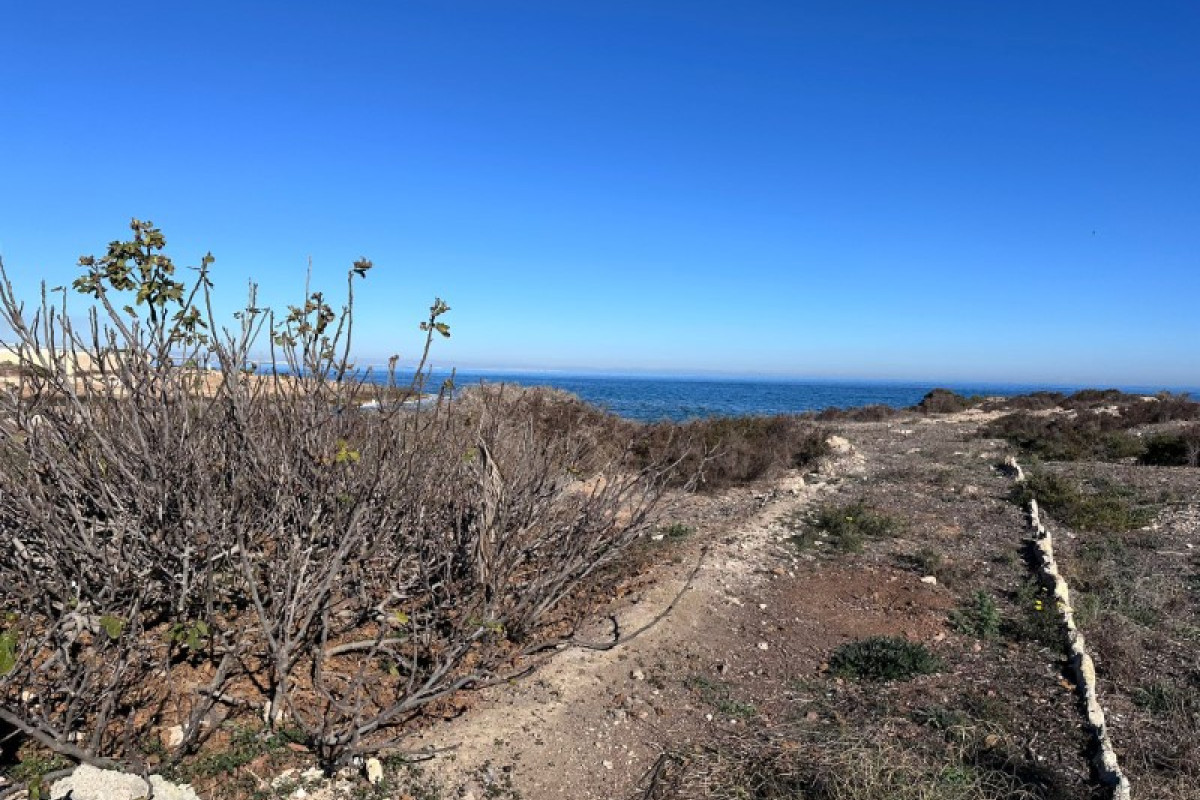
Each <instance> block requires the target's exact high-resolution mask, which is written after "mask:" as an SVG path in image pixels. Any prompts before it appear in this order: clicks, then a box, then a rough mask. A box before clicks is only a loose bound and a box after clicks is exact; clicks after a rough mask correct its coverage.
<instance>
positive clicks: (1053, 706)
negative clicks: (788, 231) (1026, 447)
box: [413, 411, 1200, 800]
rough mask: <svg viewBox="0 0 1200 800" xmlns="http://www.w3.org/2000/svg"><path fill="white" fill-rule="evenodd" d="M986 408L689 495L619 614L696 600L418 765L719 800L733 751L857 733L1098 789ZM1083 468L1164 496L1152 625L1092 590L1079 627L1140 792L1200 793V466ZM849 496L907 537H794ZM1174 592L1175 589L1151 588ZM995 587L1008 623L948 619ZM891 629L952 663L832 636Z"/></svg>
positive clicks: (462, 791) (937, 755)
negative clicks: (989, 433) (871, 672)
mask: <svg viewBox="0 0 1200 800" xmlns="http://www.w3.org/2000/svg"><path fill="white" fill-rule="evenodd" d="M988 418H989V415H988V414H985V413H982V412H977V411H968V412H964V413H961V414H956V415H950V416H945V417H923V416H920V415H916V414H914V415H912V416H911V417H902V418H899V419H894V420H892V421H889V422H886V423H884V422H880V423H849V424H844V425H841V426H840V427H839V428H838V431H837V432H838V433H839V434H840V436H842V437H843V438H844V439H845V440H846V441H847V442H848V445H849V446H848V447H843V449H842V450H843V451H842V452H841V453H840V454H839V455H838V457H837V458H836V459H835V461H834V462H833V463H829V464H826V465H824V467H823V468H822V469H821V470H820V471H819V472H816V473H810V474H805V475H800V474H792V475H789V476H787V477H786V478H785V479H783V480H782V481H779V482H778V483H776V484H774V485H772V486H770V487H762V488H760V489H759V490H758V491H749V490H737V491H733V492H730V493H728V494H725V495H723V496H721V497H709V498H699V499H692V500H691V501H689V502H688V503H687V504H685V505H684V506H682V507H680V508H679V509H677V510H676V511H675V512H674V513H673V516H672V517H671V518H670V519H669V520H668V521H669V522H674V523H678V524H679V525H686V526H687V528H688V529H689V530H690V532H689V533H688V535H686V536H681V535H679V531H681V530H684V529H681V528H677V529H676V535H673V536H663V537H662V540H661V541H658V542H649V543H647V546H648V547H653V548H656V551H655V553H654V555H655V558H654V562H655V566H654V567H653V568H652V569H651V570H650V572H649V573H648V574H645V575H642V576H640V577H639V578H638V579H636V580H635V581H634V582H632V583H631V584H630V588H629V592H628V593H627V594H625V595H624V596H623V597H622V598H621V599H620V600H618V601H615V602H614V604H613V606H612V608H611V609H609V611H610V612H611V613H612V614H613V615H614V617H615V619H617V620H618V621H619V625H620V629H621V631H623V632H626V633H627V632H630V631H634V630H637V629H638V628H639V627H640V626H642V625H644V624H646V623H647V622H649V621H650V620H652V619H654V618H655V617H656V616H657V615H658V614H660V613H661V612H662V611H663V609H665V608H666V607H668V606H669V604H670V603H671V602H672V600H673V599H674V598H676V596H677V595H678V599H677V600H676V603H675V606H674V607H673V608H672V609H671V611H670V613H669V614H668V615H667V616H666V617H665V618H664V619H663V620H662V621H660V622H659V623H658V624H657V625H654V626H653V627H651V628H649V629H648V630H646V631H644V632H643V633H641V634H639V635H638V636H636V637H635V638H633V639H632V640H631V641H629V642H627V643H626V644H623V645H621V646H619V647H616V648H614V649H609V650H594V649H585V648H572V649H567V650H565V651H563V652H560V653H557V654H555V655H554V656H553V657H552V658H550V659H549V660H548V661H547V662H546V663H544V664H542V665H541V666H540V668H539V669H538V670H537V672H536V673H535V675H533V676H532V677H530V678H527V679H525V680H523V681H518V682H514V683H512V684H510V685H505V686H500V687H493V688H491V689H488V690H485V691H484V692H482V693H481V696H480V697H479V698H478V702H477V703H475V704H474V706H473V707H472V708H471V709H470V710H469V711H468V712H466V713H465V714H463V715H462V716H460V717H458V718H455V719H453V720H447V721H444V722H441V723H438V724H436V725H434V726H433V727H431V728H430V729H428V730H427V731H425V732H424V733H423V734H421V735H420V736H419V737H417V739H416V740H415V741H414V742H413V744H414V746H415V747H416V748H418V749H419V748H437V749H442V748H450V750H449V752H448V753H444V754H443V755H440V756H438V757H437V758H435V759H434V760H432V761H430V762H427V764H426V766H425V767H424V769H425V770H426V772H427V773H429V774H432V775H434V776H436V778H437V779H438V781H439V782H440V783H442V785H443V786H446V787H447V788H448V789H449V790H450V792H449V793H448V794H449V795H450V796H455V795H457V796H459V797H463V798H467V797H474V798H482V797H485V796H486V797H497V796H510V797H516V796H520V797H523V798H527V800H543V799H547V798H559V797H574V798H623V797H635V796H672V793H675V794H676V795H678V796H686V795H689V792H690V795H694V796H706V795H711V794H713V793H719V792H718V791H717V789H714V788H713V787H714V786H717V785H718V784H719V782H720V781H721V780H722V778H721V776H720V774H719V773H720V772H721V771H722V770H727V769H728V765H724V766H723V765H722V763H723V762H722V756H721V754H722V753H735V752H745V748H746V747H747V743H749V742H756V741H760V742H761V741H765V742H769V743H771V745H770V746H771V747H772V748H774V750H773V752H775V753H776V754H778V753H779V752H783V753H785V754H786V753H787V752H788V751H789V749H790V750H794V751H795V753H796V754H797V759H796V760H797V761H798V762H799V763H801V764H803V762H804V761H805V758H809V759H810V760H815V761H820V760H821V759H822V758H825V757H826V756H827V755H829V754H830V753H832V752H834V750H840V751H841V752H842V753H843V755H844V754H845V753H846V752H848V751H847V748H850V751H852V752H861V753H862V754H863V759H865V760H867V761H869V760H870V756H871V755H872V754H874V755H879V754H883V755H884V760H887V761H903V762H906V763H908V762H911V763H914V764H924V765H932V766H933V767H934V769H933V771H932V772H927V773H920V772H919V771H918V773H915V774H929V775H933V776H935V777H934V778H931V780H937V781H941V780H951V779H952V777H953V776H955V775H958V774H959V773H957V772H953V771H951V772H947V770H950V769H952V768H953V769H959V770H962V771H965V772H969V773H970V774H969V776H968V777H969V779H970V780H981V778H980V777H979V776H980V775H983V777H985V778H987V779H988V780H992V781H993V782H995V781H999V782H1000V783H1003V784H1004V785H1005V786H1006V787H1010V788H1011V787H1017V788H1018V789H1019V790H1020V791H1021V792H1024V794H1012V795H1007V794H1006V795H1003V796H1006V797H1007V796H1028V797H1041V798H1091V797H1100V796H1104V795H1103V793H1101V792H1100V790H1099V789H1098V788H1097V787H1096V785H1095V783H1094V781H1093V780H1092V779H1091V776H1090V775H1089V767H1088V755H1089V753H1088V746H1089V744H1088V737H1087V736H1086V732H1085V731H1084V729H1083V727H1082V724H1081V716H1080V714H1079V708H1078V704H1077V698H1076V696H1075V694H1074V693H1073V690H1072V688H1071V685H1070V683H1069V682H1068V681H1067V680H1065V678H1064V669H1065V664H1064V662H1063V657H1062V651H1061V648H1060V647H1059V643H1058V640H1057V638H1056V636H1055V635H1054V633H1053V626H1052V624H1050V623H1049V621H1048V620H1047V619H1045V617H1046V614H1045V612H1044V610H1043V607H1042V604H1041V602H1040V601H1039V600H1038V593H1037V588H1036V585H1035V584H1034V583H1033V582H1032V581H1031V578H1030V571H1029V568H1028V566H1027V564H1026V563H1025V561H1024V559H1023V549H1022V543H1023V539H1024V537H1025V536H1026V528H1025V518H1024V515H1023V512H1022V510H1021V509H1020V508H1019V507H1018V506H1016V505H1014V504H1013V503H1011V502H1009V500H1008V499H1007V496H1008V493H1009V490H1010V488H1011V483H1012V479H1011V477H1010V476H1009V475H1007V474H1005V473H1004V472H1003V471H1002V470H1001V469H1000V468H999V464H1000V462H1001V461H1002V460H1003V458H1004V457H1005V456H1007V455H1009V454H1011V453H1012V451H1011V450H1010V448H1008V446H1007V445H1005V444H1004V443H1003V442H999V441H995V440H987V439H982V438H979V437H978V436H977V429H978V427H979V424H980V423H981V421H984V420H986V419H988ZM1088 468H1091V469H1094V470H1096V469H1098V470H1107V471H1108V472H1116V473H1119V474H1120V477H1121V479H1122V480H1125V481H1129V482H1133V483H1137V482H1139V481H1140V482H1141V483H1143V484H1145V486H1144V487H1143V488H1144V489H1145V490H1146V491H1148V492H1152V493H1155V492H1156V493H1157V495H1156V497H1157V499H1158V500H1160V501H1161V500H1163V498H1164V497H1166V498H1168V499H1167V500H1166V501H1165V502H1164V504H1163V505H1162V506H1161V510H1160V512H1159V513H1158V515H1157V517H1156V519H1155V521H1154V522H1153V523H1152V524H1151V526H1149V527H1147V528H1146V529H1145V530H1143V531H1135V532H1133V533H1131V534H1128V535H1127V536H1128V537H1131V538H1132V539H1134V540H1136V543H1135V545H1130V546H1129V548H1126V547H1125V546H1124V545H1121V548H1122V549H1121V553H1125V554H1126V556H1125V557H1124V558H1125V561H1126V562H1128V559H1129V558H1130V557H1129V556H1128V555H1127V553H1128V550H1129V549H1135V550H1136V551H1137V559H1138V561H1137V567H1136V569H1135V570H1134V573H1135V574H1134V584H1133V586H1134V588H1133V590H1132V591H1134V592H1135V593H1136V592H1138V591H1140V592H1141V594H1140V595H1138V597H1137V598H1136V602H1137V603H1141V604H1142V605H1143V606H1146V607H1145V608H1141V611H1140V613H1141V616H1140V617H1139V616H1138V613H1134V612H1131V611H1129V609H1125V611H1127V612H1129V614H1130V615H1131V616H1126V615H1124V614H1122V613H1121V609H1120V608H1119V607H1115V606H1114V608H1107V607H1105V606H1104V604H1103V603H1096V604H1094V605H1097V608H1096V609H1095V613H1092V614H1090V615H1084V619H1083V620H1081V624H1082V625H1083V629H1084V630H1085V632H1086V633H1087V634H1088V636H1089V639H1094V640H1095V642H1096V648H1097V654H1096V655H1097V661H1098V667H1099V670H1100V681H1101V695H1102V702H1104V703H1105V704H1106V705H1107V706H1109V707H1110V709H1111V712H1110V726H1111V730H1112V734H1113V736H1114V738H1115V740H1116V744H1117V748H1118V753H1119V755H1120V756H1121V758H1122V759H1123V761H1124V764H1125V766H1126V770H1127V771H1128V773H1129V775H1130V778H1131V780H1132V782H1133V786H1134V791H1135V796H1137V797H1147V798H1149V797H1160V798H1177V797H1184V798H1200V767H1198V766H1197V763H1196V756H1197V751H1196V749H1195V746H1194V744H1191V742H1190V741H1187V737H1186V736H1181V735H1180V734H1182V733H1185V732H1186V731H1183V730H1180V725H1191V726H1193V727H1192V728H1191V729H1190V733H1191V734H1192V735H1193V737H1192V738H1193V739H1194V735H1195V733H1196V732H1197V730H1196V726H1197V725H1200V722H1198V721H1197V719H1196V713H1195V712H1196V711H1197V709H1196V708H1195V707H1194V706H1193V705H1191V704H1189V700H1188V699H1187V698H1188V697H1189V695H1188V694H1187V693H1188V692H1190V691H1191V690H1192V688H1195V687H1194V686H1193V684H1190V683H1188V681H1190V680H1193V679H1196V678H1197V676H1198V675H1200V663H1198V662H1197V649H1198V644H1197V642H1198V640H1200V635H1198V634H1200V626H1198V623H1200V615H1198V614H1197V607H1198V605H1200V602H1198V597H1197V595H1198V594H1200V591H1198V590H1197V583H1198V579H1197V577H1196V576H1197V572H1198V569H1197V564H1198V563H1200V562H1198V561H1197V556H1196V555H1195V552H1196V550H1195V547H1196V545H1200V517H1198V514H1197V510H1198V509H1197V506H1196V505H1194V504H1192V502H1191V501H1194V500H1195V499H1196V498H1198V497H1200V491H1198V490H1200V480H1198V479H1197V475H1196V474H1195V473H1197V471H1196V470H1194V469H1193V470H1190V471H1188V470H1186V469H1185V468H1179V469H1175V468H1150V467H1140V466H1135V465H1132V464H1130V465H1090V467H1089V466H1087V465H1083V466H1081V465H1069V469H1073V470H1080V469H1088ZM853 501H862V503H863V504H865V507H868V508H871V509H874V510H875V511H877V512H879V513H882V514H885V515H887V516H888V517H889V518H890V519H891V520H893V521H894V522H896V523H897V529H896V530H894V531H893V532H892V533H891V534H890V535H887V536H881V537H868V538H867V540H866V541H865V542H863V545H862V548H861V551H858V552H855V551H854V550H855V548H853V547H844V548H839V547H838V544H839V543H838V542H835V541H830V540H825V541H822V540H821V538H820V537H813V536H812V535H807V536H804V535H800V534H801V533H802V532H803V531H804V530H805V526H804V524H803V522H802V520H804V519H805V517H806V515H811V514H812V513H813V512H814V510H816V509H818V508H821V507H826V508H830V507H832V508H838V507H842V506H845V505H847V504H849V503H851V502H853ZM859 507H860V508H861V507H863V506H859ZM1051 526H1052V528H1057V529H1058V530H1059V531H1060V532H1061V535H1060V537H1059V538H1060V539H1061V540H1062V541H1063V543H1064V544H1063V545H1062V547H1061V548H1060V551H1061V555H1060V559H1061V561H1062V562H1063V563H1064V566H1065V571H1066V572H1067V574H1068V577H1071V576H1072V575H1074V576H1076V577H1080V576H1081V575H1082V571H1083V569H1084V568H1083V567H1080V566H1079V565H1078V562H1079V550H1080V548H1081V547H1083V546H1085V545H1086V544H1087V543H1088V541H1089V540H1094V539H1096V538H1097V535H1091V536H1090V537H1085V536H1082V535H1078V534H1076V533H1073V532H1071V531H1069V530H1067V529H1063V528H1062V527H1061V526H1057V525H1055V523H1054V522H1053V520H1051ZM1108 538H1109V539H1111V537H1108ZM1109 545H1111V546H1112V547H1116V546H1117V545H1112V544H1111V542H1110V543H1109ZM1106 546H1107V545H1106ZM1092 561H1093V562H1094V561H1095V559H1092ZM697 562H699V564H700V567H699V569H698V571H697V572H695V574H694V577H693V579H692V580H691V582H690V583H689V582H688V578H689V575H692V573H693V568H694V566H695V564H697ZM1093 567H1094V564H1093ZM1093 571H1094V569H1093ZM1083 578H1087V576H1082V577H1081V579H1083ZM1090 580H1091V581H1092V582H1093V583H1095V582H1096V581H1097V580H1100V578H1099V577H1097V576H1095V575H1092V576H1091V578H1090ZM1146 580H1149V581H1150V582H1151V583H1153V586H1149V587H1147V586H1145V585H1143V584H1144V583H1145V581H1146ZM1163 586H1166V589H1171V590H1173V591H1169V592H1167V594H1165V595H1164V594H1161V593H1160V594H1154V593H1153V592H1152V591H1151V590H1152V589H1153V590H1156V591H1158V590H1162V591H1166V589H1163ZM1085 588H1086V587H1085ZM681 590H683V591H682V594H681V595H679V592H680V591H681ZM980 592H982V593H986V595H987V596H988V597H990V598H993V600H994V602H995V604H996V608H997V613H998V615H999V617H1000V618H1001V622H1002V624H1001V628H1000V632H999V634H998V635H994V636H984V635H978V636H976V635H972V634H971V633H970V632H969V631H964V629H963V625H962V624H961V623H955V622H953V621H952V618H953V615H954V612H955V609H959V608H962V607H964V606H966V605H969V604H970V603H971V602H972V599H973V598H976V597H977V593H980ZM1143 595H1147V596H1143ZM1126 599H1127V600H1128V598H1126ZM1089 602H1090V601H1089ZM1113 602H1114V603H1119V602H1121V598H1119V597H1118V598H1117V599H1116V600H1115V601H1113ZM1129 602H1134V601H1132V600H1130V601H1129ZM1156 604H1157V605H1156ZM1127 605H1128V603H1127ZM1135 605H1136V604H1135ZM1160 605H1161V606H1162V607H1161V608H1160V607H1159V606H1160ZM1168 618H1169V620H1170V624H1167V623H1166V622H1165V620H1167V619H1168ZM610 633H611V625H610V624H608V623H604V622H603V621H602V620H601V621H598V622H597V624H596V626H595V630H594V631H592V635H594V636H595V638H596V640H597V641H605V640H606V638H607V637H608V635H609V634H610ZM876 635H893V636H902V637H904V638H906V639H908V640H910V641H914V642H919V643H922V644H924V645H926V646H927V647H928V648H929V650H930V651H932V652H933V653H934V654H935V655H936V656H937V657H938V658H940V659H941V661H942V668H941V669H940V670H939V671H938V672H936V673H935V674H930V675H923V676H919V677H917V678H915V679H913V680H911V681H883V682H879V681H859V680H854V679H848V678H843V677H838V676H835V675H834V674H833V673H832V672H831V671H830V669H829V663H828V662H829V658H830V655H831V653H832V652H833V651H834V650H835V648H837V647H838V646H839V645H842V644H844V643H847V642H850V641H853V640H857V639H861V638H863V637H868V636H876ZM1189 637H1190V638H1189ZM1189 687H1192V688H1189ZM1171 731H1174V734H1172V733H1171ZM831 743H838V744H837V746H836V748H834V749H833V750H831ZM847 743H849V744H847ZM854 748H858V750H854ZM806 754H807V755H806ZM826 767H828V765H825V766H824V767H821V769H825V768H826ZM840 768H841V769H845V768H846V765H845V764H843V765H842V766H841V767H840ZM818 771H819V770H818ZM984 773H986V775H985V774H984ZM993 773H994V774H993ZM947 776H951V777H947ZM752 777H753V776H750V777H749V778H747V780H749V779H750V778H752ZM954 779H955V780H958V779H959V778H954ZM672 781H673V783H672ZM705 781H710V783H709V784H706V783H705ZM714 781H715V782H716V783H711V782H714ZM984 783H987V781H984ZM668 784H671V785H670V786H669V785H668ZM988 785H991V784H988ZM797 796H800V795H797ZM804 796H807V795H804ZM856 796H857V795H856ZM862 796H863V797H867V796H870V797H875V796H879V797H885V796H889V795H886V794H879V795H867V794H864V795H862ZM905 796H908V795H905ZM930 796H937V797H940V796H942V795H936V794H931V795H930ZM956 796H957V795H956ZM963 796H966V795H963ZM971 796H975V795H971ZM997 796H1000V795H997Z"/></svg>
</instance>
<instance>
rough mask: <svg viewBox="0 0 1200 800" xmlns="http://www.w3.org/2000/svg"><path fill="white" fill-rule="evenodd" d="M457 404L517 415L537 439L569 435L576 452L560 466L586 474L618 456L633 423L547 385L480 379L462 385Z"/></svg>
mask: <svg viewBox="0 0 1200 800" xmlns="http://www.w3.org/2000/svg"><path fill="white" fill-rule="evenodd" d="M457 406H458V409H459V410H460V411H461V412H464V413H467V414H476V413H478V412H479V411H480V410H481V409H482V408H484V407H490V408H491V409H492V413H493V414H494V415H497V416H500V417H505V418H512V419H520V420H522V421H523V422H524V423H525V424H528V425H529V426H530V427H531V431H532V433H533V435H535V436H537V437H538V438H543V439H568V438H569V439H571V440H572V441H573V442H574V443H575V444H576V447H577V450H578V452H576V453H575V454H574V455H573V456H572V458H571V459H570V461H571V463H569V464H566V465H565V466H566V468H567V469H568V471H570V472H572V473H573V474H575V475H577V476H579V477H590V476H591V475H594V474H595V473H596V472H597V471H598V470H599V469H601V468H603V467H606V466H607V465H609V464H610V463H611V462H612V461H613V460H615V459H617V458H619V457H621V455H622V454H623V453H624V451H625V449H626V448H627V447H628V445H629V442H630V440H631V438H632V436H633V433H634V431H635V430H636V429H637V425H636V424H635V423H632V422H629V421H628V420H624V419H622V418H620V417H618V416H616V415H615V414H611V413H609V412H607V411H605V410H603V409H601V408H597V407H596V406H594V405H592V404H590V403H587V402H585V401H584V400H582V399H581V398H579V397H578V396H577V395H574V394H571V393H570V392H567V391H564V390H562V389H556V388H552V387H548V386H535V387H522V386H510V385H505V384H489V383H479V384H476V385H473V386H468V387H466V388H464V389H463V391H462V392H461V394H460V396H459V399H458V401H457Z"/></svg>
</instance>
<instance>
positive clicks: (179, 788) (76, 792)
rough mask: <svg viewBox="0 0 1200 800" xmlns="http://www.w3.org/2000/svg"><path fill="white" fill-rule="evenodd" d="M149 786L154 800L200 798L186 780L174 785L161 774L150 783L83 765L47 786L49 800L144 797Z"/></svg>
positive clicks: (195, 799)
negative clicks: (48, 788) (48, 787)
mask: <svg viewBox="0 0 1200 800" xmlns="http://www.w3.org/2000/svg"><path fill="white" fill-rule="evenodd" d="M152 789H153V793H154V800H200V797H199V796H198V795H197V794H196V792H195V791H194V790H193V789H192V787H191V786H188V785H187V784H186V783H185V784H182V785H176V784H174V783H170V782H168V781H166V780H165V779H164V778H163V777H162V776H161V775H151V776H150V782H149V783H146V781H144V780H142V779H141V778H139V777H138V776H137V775H129V774H127V773H124V772H117V771H116V770H110V769H99V768H97V767H93V766H90V765H88V764H84V765H82V766H80V767H79V768H78V769H76V770H75V771H74V772H73V773H71V774H70V775H69V776H67V777H66V778H63V779H62V780H59V781H56V782H55V783H54V785H53V786H52V787H50V800H64V798H68V797H69V798H71V800H144V799H145V798H148V797H150V794H151V790H152Z"/></svg>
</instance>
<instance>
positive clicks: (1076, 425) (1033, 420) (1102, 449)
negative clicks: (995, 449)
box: [979, 411, 1145, 461]
mask: <svg viewBox="0 0 1200 800" xmlns="http://www.w3.org/2000/svg"><path fill="white" fill-rule="evenodd" d="M1126 428H1127V424H1126V422H1125V420H1123V419H1122V418H1121V417H1120V416H1117V415H1115V414H1106V413H1097V412H1094V411H1080V412H1078V413H1076V414H1074V415H1065V414H1063V415H1055V416H1050V417H1041V416H1035V415H1033V414H1030V413H1026V412H1023V411H1020V412H1017V413H1014V414H1007V415H1005V416H1003V417H999V418H998V419H995V420H993V421H992V422H989V423H988V424H986V425H984V426H983V427H982V428H980V431H979V433H980V435H981V436H984V437H988V438H992V439H1004V440H1006V441H1008V442H1010V443H1011V444H1014V445H1016V446H1017V447H1020V448H1021V449H1022V450H1024V451H1026V452H1027V453H1030V454H1032V455H1036V456H1037V457H1039V458H1042V459H1045V460H1047V461H1081V460H1102V461H1114V460H1118V459H1122V458H1132V457H1135V456H1140V455H1141V454H1142V452H1143V451H1144V449H1145V444H1144V443H1143V442H1142V440H1141V439H1139V438H1138V437H1136V436H1133V435H1132V434H1130V433H1128V432H1127V431H1126Z"/></svg>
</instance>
